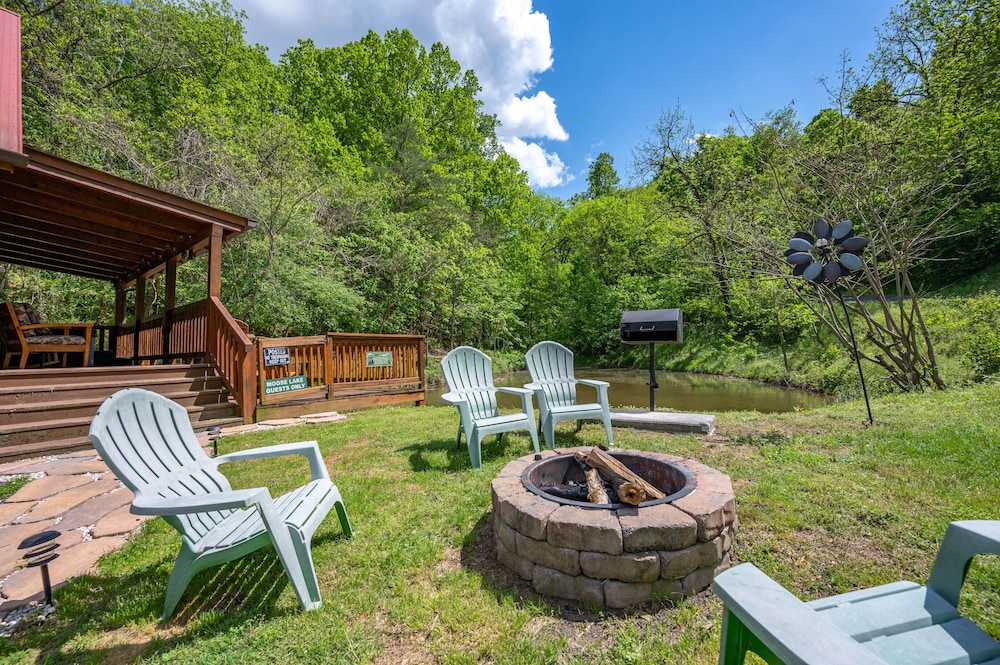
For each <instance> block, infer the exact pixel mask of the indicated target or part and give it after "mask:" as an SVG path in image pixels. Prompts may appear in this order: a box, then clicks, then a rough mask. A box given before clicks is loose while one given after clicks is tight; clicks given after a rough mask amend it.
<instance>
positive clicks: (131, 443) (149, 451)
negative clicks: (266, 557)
mask: <svg viewBox="0 0 1000 665" xmlns="http://www.w3.org/2000/svg"><path fill="white" fill-rule="evenodd" d="M90 440H91V441H92V442H93V444H94V447H95V448H96V449H97V452H98V453H99V454H100V456H101V459H103V460H104V461H105V463H106V464H107V465H108V467H109V468H110V469H111V470H112V471H113V472H114V474H115V475H116V476H117V477H118V479H119V480H121V481H122V483H123V484H125V486H126V487H128V488H129V489H130V490H132V491H133V492H134V493H135V495H136V497H143V498H145V499H156V498H176V497H182V496H200V495H205V494H213V493H217V492H225V491H229V490H230V489H232V488H231V486H230V484H229V481H228V480H227V479H226V477H225V476H223V475H222V474H221V473H219V471H218V470H217V468H216V465H215V464H214V463H212V460H211V459H209V458H208V456H207V455H206V454H205V451H204V450H203V449H202V447H201V445H200V444H199V443H198V439H197V437H196V436H195V433H194V429H193V428H192V427H191V421H190V420H189V419H188V415H187V412H186V411H185V410H184V407H182V406H181V405H179V404H177V403H176V402H173V401H172V400H169V399H167V398H166V397H163V396H162V395H159V394H157V393H153V392H150V391H148V390H140V389H136V388H130V389H127V390H120V391H118V392H117V393H115V394H114V395H112V396H111V397H109V398H108V399H107V400H105V402H104V404H102V405H101V408H100V409H98V411H97V415H96V416H95V417H94V421H93V423H91V426H90ZM232 512H233V511H232V510H225V511H212V512H207V513H194V514H190V515H181V516H179V517H165V518H164V519H166V520H167V522H169V523H170V524H171V525H172V526H173V527H174V528H175V529H177V530H178V531H179V532H180V533H181V535H183V536H185V537H187V538H190V539H191V540H198V539H199V538H200V537H201V536H202V535H204V534H205V533H207V532H208V530H209V529H211V528H212V526H214V525H215V524H217V523H218V522H219V521H220V520H222V519H223V518H225V517H226V516H227V515H229V514H230V513H232Z"/></svg>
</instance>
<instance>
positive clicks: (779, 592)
mask: <svg viewBox="0 0 1000 665" xmlns="http://www.w3.org/2000/svg"><path fill="white" fill-rule="evenodd" d="M977 554H1000V522H998V521H985V520H978V521H967V522H952V523H951V524H950V525H948V530H947V532H946V533H945V536H944V542H943V543H942V544H941V549H940V550H939V551H938V555H937V558H936V559H935V561H934V568H933V569H932V570H931V576H930V578H929V579H928V581H927V586H926V587H922V586H920V585H918V584H915V583H913V582H893V583H892V584H885V585H882V586H878V587H874V588H872V589H862V590H860V591H852V592H849V593H845V594H842V595H839V596H832V597H830V598H823V599H820V600H814V601H812V602H809V603H803V602H802V601H801V600H799V599H798V598H796V597H795V596H793V595H792V594H790V593H789V592H788V591H786V590H785V589H784V588H782V587H781V586H780V585H779V584H777V583H776V582H775V581H774V580H772V579H771V578H770V577H768V576H767V575H765V574H764V573H763V572H761V571H760V570H758V569H757V568H756V567H754V566H753V565H752V564H749V563H745V564H741V565H739V566H736V567H734V568H730V569H729V570H727V571H725V572H722V573H720V574H719V575H718V577H716V578H715V582H714V583H713V586H714V588H715V593H716V594H717V595H718V596H719V597H720V598H722V601H723V602H724V603H725V611H724V614H723V618H722V644H721V650H720V654H719V663H720V665H742V663H743V662H744V658H745V657H746V653H747V651H752V652H754V653H756V654H758V655H760V656H761V657H762V658H763V659H764V660H765V661H767V662H768V663H770V664H771V665H777V664H778V663H784V664H785V665H796V664H800V663H801V664H805V665H820V664H822V665H859V664H861V663H873V664H877V665H944V664H946V663H947V664H950V665H959V664H965V665H980V664H982V665H1000V643H997V641H996V640H994V639H993V638H992V637H990V636H989V635H987V634H986V633H985V632H984V631H983V630H982V629H981V628H979V626H977V625H976V624H974V623H972V622H971V621H969V620H968V619H966V618H964V617H963V616H961V615H960V614H959V612H958V609H957V608H958V597H959V593H960V592H961V589H962V583H963V582H964V581H965V575H966V573H967V572H968V570H969V564H970V563H971V561H972V559H973V557H975V556H976V555H977Z"/></svg>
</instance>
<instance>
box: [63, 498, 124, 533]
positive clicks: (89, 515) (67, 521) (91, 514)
mask: <svg viewBox="0 0 1000 665" xmlns="http://www.w3.org/2000/svg"><path fill="white" fill-rule="evenodd" d="M134 497H135V495H134V494H132V491H131V490H128V489H125V488H122V489H119V490H117V491H114V492H110V493H106V494H101V495H99V496H95V497H93V498H91V499H87V500H86V501H84V502H83V503H81V504H80V505H78V506H76V507H74V508H70V509H69V510H67V511H66V514H65V515H63V518H62V520H61V521H60V522H59V528H60V529H77V528H79V527H81V526H91V525H94V524H96V523H97V521H98V520H99V519H101V518H103V517H104V516H105V515H107V514H108V513H110V512H112V511H114V510H116V509H117V508H120V507H121V506H127V505H129V504H130V503H132V499H133V498H134Z"/></svg>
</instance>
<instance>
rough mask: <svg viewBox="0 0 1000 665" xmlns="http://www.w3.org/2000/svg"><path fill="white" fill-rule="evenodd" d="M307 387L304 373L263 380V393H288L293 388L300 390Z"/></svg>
mask: <svg viewBox="0 0 1000 665" xmlns="http://www.w3.org/2000/svg"><path fill="white" fill-rule="evenodd" d="M308 387H309V380H308V379H307V378H306V375H305V374H300V375H298V376H286V377H284V378H282V379H265V380H264V394H265V395H278V394H280V393H288V392H291V391H293V390H302V389H303V388H308Z"/></svg>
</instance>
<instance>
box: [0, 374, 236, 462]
mask: <svg viewBox="0 0 1000 665" xmlns="http://www.w3.org/2000/svg"><path fill="white" fill-rule="evenodd" d="M122 388H145V389H146V390H151V391H153V392H157V393H160V394H161V395H164V396H165V397H169V398H170V399H172V400H174V401H175V402H177V403H179V404H181V405H182V406H184V408H185V409H186V410H187V413H188V417H189V418H190V419H191V423H192V425H194V429H195V431H204V430H205V429H207V428H208V427H210V426H212V425H223V426H231V425H241V424H243V420H242V418H240V417H238V416H237V409H236V404H235V402H233V401H231V399H230V395H229V390H228V389H227V388H226V385H225V384H224V383H223V381H222V378H221V377H220V376H219V375H218V373H217V372H216V370H215V368H214V367H212V366H211V365H204V364H195V365H150V366H137V367H84V368H79V367H77V368H64V369H62V368H56V369H43V370H13V371H12V370H6V371H3V372H0V462H4V461H11V460H16V459H25V458H29V457H39V456H42V455H52V454H57V453H65V452H69V451H73V450H82V449H86V448H90V447H91V445H90V439H89V438H88V436H87V435H88V431H89V429H90V422H91V420H93V417H94V414H95V413H97V409H98V407H99V406H100V405H101V404H102V403H103V402H104V400H105V399H107V398H108V397H110V396H111V395H112V394H114V393H115V392H117V391H119V390H121V389H122Z"/></svg>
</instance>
